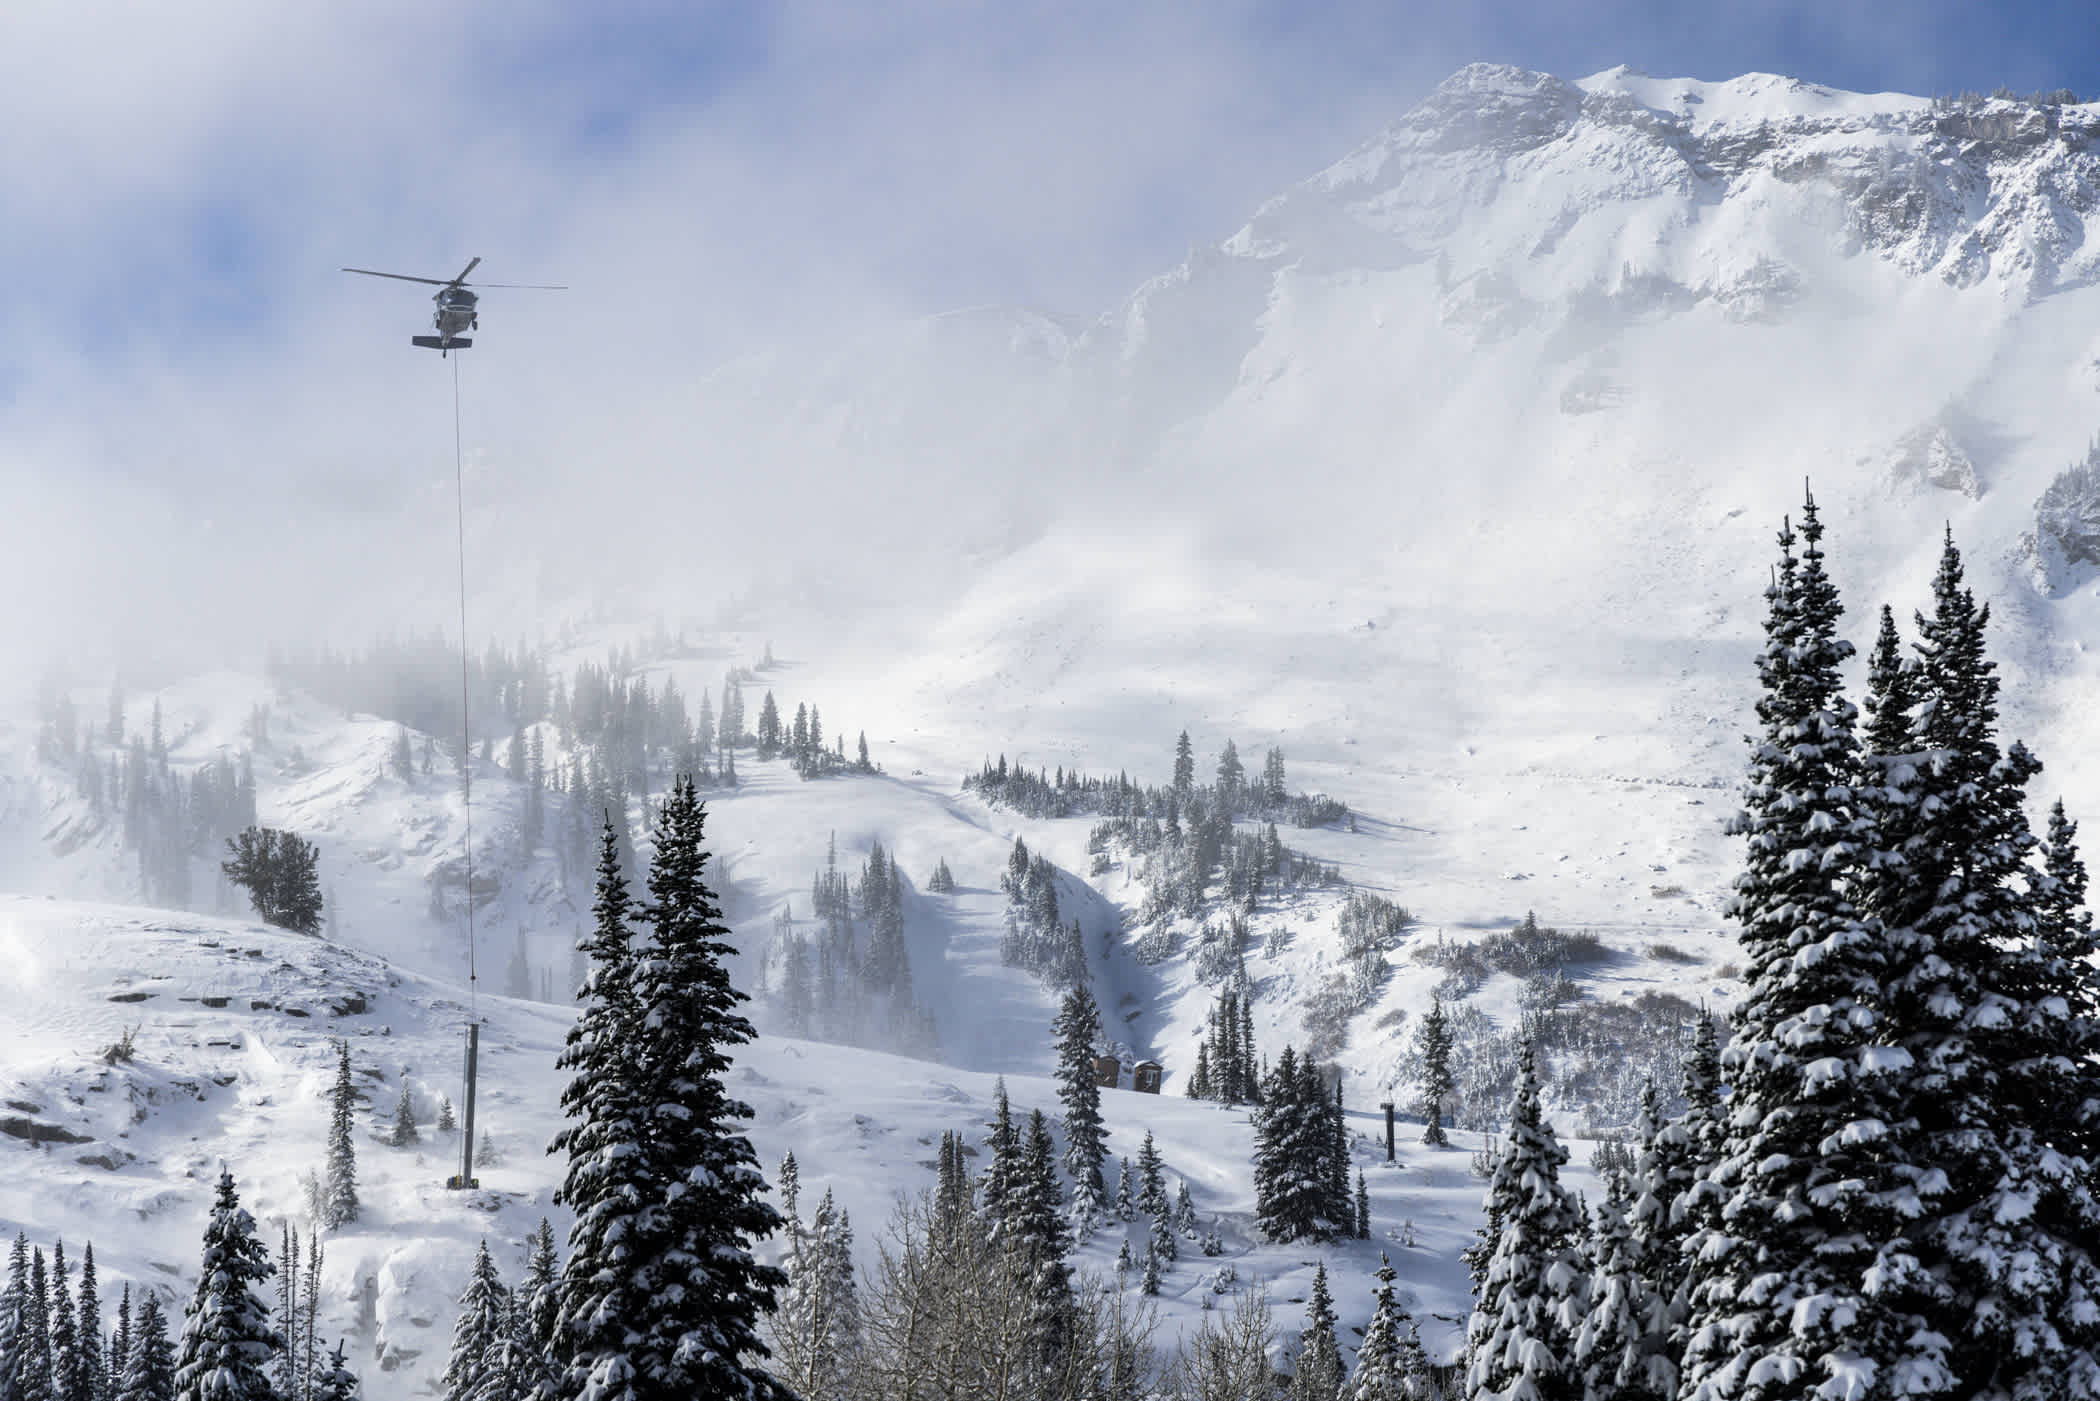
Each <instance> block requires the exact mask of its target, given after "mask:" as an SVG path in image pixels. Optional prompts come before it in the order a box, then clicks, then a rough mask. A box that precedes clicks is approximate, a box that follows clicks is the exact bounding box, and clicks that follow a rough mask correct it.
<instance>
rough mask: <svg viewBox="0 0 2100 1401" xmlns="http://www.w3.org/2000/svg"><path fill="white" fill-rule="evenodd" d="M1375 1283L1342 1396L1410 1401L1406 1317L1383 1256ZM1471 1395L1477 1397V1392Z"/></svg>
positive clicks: (1545, 1396)
mask: <svg viewBox="0 0 2100 1401" xmlns="http://www.w3.org/2000/svg"><path fill="white" fill-rule="evenodd" d="M1377 1279H1378V1287H1377V1288H1376V1289H1375V1290H1374V1291H1372V1297H1373V1298H1374V1299H1375V1300H1376V1303H1375V1304H1374V1305H1373V1306H1372V1309H1371V1321H1370V1323H1369V1324H1368V1325H1367V1326H1366V1327H1365V1328H1364V1340H1363V1342H1362V1343H1361V1344H1359V1345H1358V1346H1357V1349H1356V1370H1355V1371H1354V1372H1353V1373H1351V1374H1350V1377H1349V1385H1348V1387H1347V1388H1346V1389H1345V1390H1344V1391H1343V1392H1342V1396H1343V1398H1344V1401H1409V1398H1408V1392H1407V1379H1406V1378H1405V1376H1403V1375H1402V1373H1401V1370H1400V1347H1401V1337H1402V1334H1401V1330H1400V1321H1401V1319H1402V1318H1404V1317H1405V1315H1404V1314H1403V1313H1402V1312H1401V1310H1400V1309H1399V1307H1398V1306H1397V1305H1396V1304H1395V1303H1394V1302H1393V1263H1392V1261H1390V1260H1388V1259H1387V1258H1386V1257H1385V1255H1384V1254H1383V1253H1380V1255H1379V1257H1378V1271H1377ZM1474 1394H1476V1395H1477V1394H1479V1393H1478V1390H1477V1389H1476V1390H1475V1392H1474ZM1517 1394H1518V1393H1515V1392H1512V1393H1511V1395H1513V1396H1514V1395H1517ZM1539 1395H1540V1397H1541V1398H1542V1401H1550V1397H1551V1396H1552V1395H1553V1393H1551V1392H1549V1391H1541V1392H1540V1393H1539Z"/></svg>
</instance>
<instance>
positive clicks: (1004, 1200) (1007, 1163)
mask: <svg viewBox="0 0 2100 1401" xmlns="http://www.w3.org/2000/svg"><path fill="white" fill-rule="evenodd" d="M992 1102H993V1106H994V1108H993V1111H992V1132H991V1136H990V1137H989V1138H987V1139H986V1140H985V1146H986V1147H987V1148H989V1149H991V1158H992V1160H991V1162H990V1163H989V1164H987V1165H986V1167H985V1170H984V1176H983V1178H982V1180H981V1185H982V1188H983V1193H982V1200H983V1204H984V1215H985V1218H986V1220H988V1221H989V1222H990V1223H991V1226H992V1232H993V1235H994V1236H1003V1234H1004V1232H1005V1228H1006V1222H1007V1219H1008V1216H1009V1214H1010V1204H1009V1198H1011V1197H1012V1196H1013V1195H1014V1194H1015V1193H1016V1192H1018V1191H1019V1190H1020V1188H1019V1185H1018V1184H1019V1179H1020V1172H1021V1135H1020V1133H1019V1131H1018V1130H1016V1129H1015V1128H1014V1117H1013V1104H1012V1102H1011V1101H1010V1100H1009V1099H1008V1098H1007V1095H1006V1077H1005V1076H1003V1075H1002V1076H1001V1077H999V1080H998V1083H997V1084H996V1085H994V1086H993V1089H992Z"/></svg>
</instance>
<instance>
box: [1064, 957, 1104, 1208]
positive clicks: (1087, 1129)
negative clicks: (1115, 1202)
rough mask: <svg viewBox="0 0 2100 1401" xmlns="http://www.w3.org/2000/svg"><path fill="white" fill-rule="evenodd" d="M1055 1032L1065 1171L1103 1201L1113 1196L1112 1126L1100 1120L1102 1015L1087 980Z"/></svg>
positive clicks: (1076, 991)
mask: <svg viewBox="0 0 2100 1401" xmlns="http://www.w3.org/2000/svg"><path fill="white" fill-rule="evenodd" d="M1051 1030H1052V1032H1053V1033H1055V1035H1056V1037H1057V1098H1058V1102H1059V1103H1060V1104H1061V1105H1062V1106H1063V1107H1064V1111H1065V1171H1066V1172H1068V1173H1070V1174H1071V1175H1072V1180H1073V1181H1074V1182H1075V1183H1077V1184H1079V1190H1080V1192H1081V1193H1084V1194H1086V1195H1088V1196H1089V1197H1090V1199H1091V1200H1092V1201H1094V1202H1096V1203H1099V1202H1101V1201H1102V1200H1103V1199H1104V1198H1105V1197H1106V1196H1107V1192H1108V1186H1107V1183H1106V1181H1105V1180H1104V1179H1103V1177H1102V1175H1101V1163H1102V1160H1103V1159H1105V1158H1106V1157H1107V1156H1108V1128H1107V1126H1106V1125H1104V1124H1103V1123H1102V1121H1101V1086H1100V1085H1099V1084H1097V1083H1096V1082H1095V1078H1094V1043H1095V1042H1096V1041H1097V1040H1099V1039H1100V1036H1101V1013H1100V1010H1099V1009H1098V1008H1097V1007H1096V1006H1095V1005H1094V994H1093V991H1092V989H1091V988H1089V987H1088V986H1087V980H1086V979H1085V978H1081V979H1080V980H1079V981H1078V983H1077V984H1076V985H1075V986H1074V987H1073V989H1072V991H1071V992H1069V993H1067V994H1066V995H1065V1000H1064V1005H1063V1007H1061V1008H1060V1009H1059V1010H1058V1014H1057V1021H1056V1022H1055V1024H1054V1025H1053V1026H1052V1027H1051Z"/></svg>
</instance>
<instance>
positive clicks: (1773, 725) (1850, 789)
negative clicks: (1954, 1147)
mask: <svg viewBox="0 0 2100 1401" xmlns="http://www.w3.org/2000/svg"><path fill="white" fill-rule="evenodd" d="M1822 534H1823V529H1822V525H1821V523H1820V521H1819V520H1818V519H1817V516H1816V509H1815V504H1814V501H1813V500H1810V501H1809V502H1808V503H1807V504H1806V505H1805V507H1804V509H1803V521H1802V527H1801V533H1800V537H1799V538H1800V539H1801V541H1802V542H1803V550H1802V553H1801V554H1800V556H1798V557H1797V556H1796V555H1795V553H1794V542H1795V538H1796V537H1795V535H1794V533H1793V531H1792V529H1791V528H1790V527H1787V528H1782V530H1781V531H1780V534H1779V545H1780V559H1779V566H1778V569H1777V571H1776V574H1775V576H1774V579H1773V582H1772V585H1771V587H1770V588H1769V589H1768V590H1767V592H1766V598H1767V600H1768V603H1769V609H1768V614H1767V618H1766V622H1765V646H1764V649H1763V651H1762V652H1761V654H1760V655H1759V658H1758V675H1759V679H1760V681H1761V683H1762V687H1763V694H1762V696H1761V697H1760V699H1759V700H1758V703H1757V714H1758V719H1759V721H1760V722H1761V731H1760V733H1759V734H1758V735H1756V736H1753V737H1752V739H1751V757H1750V775H1749V780H1748V783H1747V784H1746V787H1745V790H1744V802H1743V809H1742V811H1741V813H1740V814H1739V815H1738V816H1737V818H1736V820H1735V823H1734V827H1733V830H1734V831H1736V832H1737V833H1738V834H1740V835H1743V836H1745V837H1747V838H1748V848H1747V851H1746V853H1745V857H1744V869H1743V873H1742V874H1741V875H1740V876H1738V877H1737V879H1736V894H1735V898H1734V901H1733V903H1732V906H1731V912H1732V913H1733V915H1734V917H1735V918H1736V919H1737V920H1738V921H1739V922H1740V923H1741V925H1742V940H1741V942H1742V948H1743V952H1744V954H1745V956H1746V961H1747V964H1748V968H1747V970H1746V974H1745V979H1746V981H1747V983H1748V984H1749V989H1748V991H1747V993H1746V994H1745V996H1744V999H1743V1001H1742V1003H1741V1004H1740V1005H1739V1006H1738V1007H1737V1008H1736V1012H1735V1038H1734V1040H1733V1041H1732V1042H1731V1044H1730V1046H1729V1048H1728V1051H1727V1053H1726V1054H1725V1056H1724V1057H1723V1058H1722V1067H1723V1073H1724V1074H1725V1075H1726V1076H1727V1077H1728V1079H1729V1082H1730V1086H1731V1090H1732V1095H1731V1098H1730V1100H1729V1112H1728V1114H1727V1116H1726V1118H1725V1121H1724V1122H1725V1138H1724V1140H1723V1142H1722V1144H1721V1145H1720V1148H1719V1160H1718V1161H1717V1162H1714V1163H1712V1164H1710V1165H1709V1167H1708V1169H1707V1171H1706V1174H1705V1180H1704V1181H1703V1182H1702V1183H1701V1184H1700V1186H1699V1187H1698V1188H1697V1189H1695V1191H1694V1193H1693V1195H1692V1199H1691V1202H1690V1203H1689V1206H1688V1209H1690V1210H1693V1211H1695V1212H1701V1215H1700V1219H1699V1221H1698V1224H1697V1229H1696V1231H1695V1234H1694V1236H1693V1238H1692V1240H1691V1241H1690V1242H1689V1243H1688V1246H1687V1250H1688V1258H1689V1259H1690V1260H1691V1261H1692V1262H1693V1278H1692V1281H1691V1295H1690V1300H1691V1302H1690V1311H1689V1318H1688V1321H1687V1333H1688V1346H1687V1349H1686V1353H1685V1357H1684V1359H1683V1364H1682V1365H1683V1375H1682V1379H1681V1382H1680V1395H1681V1396H1683V1397H1685V1398H1687V1401H1694V1399H1695V1398H1696V1401H1733V1398H1737V1397H1744V1398H1763V1397H1767V1396H1774V1395H1780V1394H1785V1395H1810V1394H1814V1393H1815V1391H1816V1389H1817V1388H1819V1387H1826V1386H1827V1387H1829V1388H1841V1387H1850V1386H1852V1385H1854V1384H1855V1383H1856V1382H1859V1381H1860V1380H1861V1379H1871V1378H1877V1377H1880V1378H1883V1380H1882V1381H1881V1382H1879V1383H1869V1385H1887V1384H1888V1380H1887V1379H1888V1378H1891V1377H1900V1376H1902V1375H1904V1373H1903V1371H1902V1369H1904V1368H1905V1367H1906V1366H1908V1365H1910V1364H1911V1363H1913V1362H1915V1361H1918V1360H1920V1359H1919V1358H1918V1356H1917V1354H1918V1353H1919V1352H1920V1351H1929V1350H1930V1348H1931V1341H1930V1340H1929V1339H1927V1338H1924V1337H1923V1336H1922V1335H1921V1334H1920V1333H1919V1332H1918V1329H1917V1327H1916V1320H1915V1319H1914V1318H1911V1317H1908V1316H1906V1315H1905V1313H1904V1312H1903V1310H1902V1309H1901V1307H1900V1306H1898V1305H1896V1304H1895V1303H1894V1302H1893V1296H1894V1294H1895V1293H1896V1292H1897V1289H1898V1288H1900V1280H1901V1278H1902V1277H1903V1276H1905V1275H1906V1274H1907V1273H1908V1272H1910V1271H1911V1270H1912V1269H1913V1268H1914V1265H1913V1259H1912V1256H1911V1254H1910V1247H1909V1244H1908V1243H1907V1242H1906V1240H1905V1239H1904V1234H1903V1232H1904V1227H1903V1209H1904V1204H1905V1202H1906V1200H1910V1199H1911V1193H1912V1191H1913V1188H1914V1184H1915V1182H1916V1175H1915V1173H1914V1171H1913V1170H1912V1167H1911V1164H1910V1163H1909V1161H1908V1150H1907V1146H1906V1144H1905V1143H1904V1142H1903V1138H1902V1126H1901V1124H1900V1122H1899V1120H1898V1117H1897V1115H1898V1106H1897V1104H1896V1103H1895V1102H1894V1098H1893V1095H1892V1090H1891V1087H1890V1085H1889V1084H1888V1078H1887V1075H1886V1071H1887V1069H1888V1066H1889V1064H1890V1057H1891V1053H1892V1049H1893V1048H1891V1047H1890V1046H1889V1045H1888V1043H1887V1040H1886V1030H1885V1028H1884V1027H1883V1025H1882V1020H1881V1018H1880V1016H1879V1014H1878V1012H1877V1010H1876V1009H1877V1007H1878V1005H1879V1001H1880V996H1881V987H1882V985H1883V983H1884V982H1886V981H1887V980H1888V979H1889V978H1891V977H1892V976H1893V975H1894V970H1892V969H1891V968H1890V966H1889V959H1888V953H1887V948H1886V945H1885V943H1884V942H1883V940H1881V939H1879V938H1877V937H1876V934H1875V931H1874V930H1872V929H1870V928H1869V927H1868V925H1867V924H1866V923H1865V921H1864V920H1863V918H1862V916H1861V913H1860V911H1859V909H1858V908H1857V906H1856V905H1855V903H1854V900H1853V894H1852V892H1853V890H1854V888H1855V885H1856V883H1857V880H1858V878H1859V876H1860V874H1861V873H1862V872H1864V871H1867V870H1870V869H1873V868H1874V866H1875V865H1876V864H1877V861H1878V853H1877V852H1876V850H1875V848H1874V841H1875V830H1876V829H1875V826H1874V824H1873V822H1872V820H1871V815H1870V814H1869V812H1868V811H1867V810H1866V805H1865V803H1864V802H1863V801H1862V800H1861V797H1860V795H1859V794H1858V792H1857V791H1856V789H1857V785H1858V783H1859V779H1860V774H1861V767H1860V763H1859V744H1858V740H1857V738H1856V736H1855V732H1854V722H1855V719H1856V714H1857V713H1856V711H1855V710H1854V708H1853V706H1852V705H1851V704H1850V702H1848V701H1847V700H1846V699H1845V698H1844V696H1843V694H1842V692H1841V689H1840V680H1839V669H1840V667H1841V666H1842V665H1843V664H1844V662H1845V659H1846V658H1847V657H1848V656H1850V655H1851V650H1852V649H1851V647H1850V645H1849V644H1847V643H1846V642H1844V641H1843V640H1842V639H1840V638H1839V637H1838V635H1837V623H1838V618H1839V615H1840V614H1841V612H1842V609H1841V607H1840V605H1839V603H1838V598H1837V591H1836V588H1835V587H1834V586H1833V585H1832V584H1831V582H1830V579H1829V577H1828V575H1827V574H1826V573H1825V572H1824V568H1823V556H1822V551H1821V544H1820V542H1821V539H1822ZM1702 1201H1703V1202H1706V1203H1709V1204H1710V1205H1709V1206H1708V1207H1707V1208H1706V1209H1704V1210H1703V1212H1702V1211H1701V1206H1700V1204H1701V1202H1702ZM1884 1369H1889V1370H1888V1371H1886V1372H1885V1371H1884ZM1774 1378H1788V1379H1791V1380H1789V1381H1788V1382H1787V1383H1786V1387H1787V1389H1786V1390H1785V1391H1784V1392H1783V1393H1782V1392H1776V1391H1774V1390H1773V1389H1772V1388H1773V1382H1772V1379H1774ZM1868 1394H1879V1393H1871V1392H1870V1393H1868Z"/></svg>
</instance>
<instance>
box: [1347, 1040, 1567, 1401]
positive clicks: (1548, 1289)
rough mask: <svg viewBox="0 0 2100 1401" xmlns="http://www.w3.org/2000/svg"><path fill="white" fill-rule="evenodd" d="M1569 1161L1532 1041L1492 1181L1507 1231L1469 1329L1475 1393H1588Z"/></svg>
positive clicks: (1560, 1397) (1559, 1398) (1543, 1398)
mask: <svg viewBox="0 0 2100 1401" xmlns="http://www.w3.org/2000/svg"><path fill="white" fill-rule="evenodd" d="M1567 1160H1568V1154H1567V1150H1566V1149H1564V1148H1562V1147H1561V1146H1560V1141H1559V1140H1558V1139H1557V1138H1555V1137H1554V1134H1553V1126H1552V1125H1551V1124H1548V1123H1547V1122H1546V1118H1545V1115H1544V1113H1543V1112H1542V1111H1541V1110H1540V1107H1539V1084H1538V1071H1537V1068H1536V1066H1535V1064H1534V1060H1533V1054H1532V1048H1531V1043H1530V1042H1529V1041H1528V1040H1527V1041H1526V1042H1524V1044H1523V1047H1522V1049H1521V1050H1520V1051H1519V1052H1518V1056H1517V1093H1516V1102H1515V1103H1514V1104H1513V1105H1512V1106H1511V1108H1510V1116H1509V1129H1508V1132H1507V1134H1506V1135H1505V1137H1504V1140H1503V1144H1502V1151H1501V1153H1500V1154H1499V1155H1498V1157H1497V1158H1496V1161H1495V1174H1494V1177H1493V1179H1492V1180H1491V1181H1490V1183H1489V1187H1488V1195H1489V1198H1490V1202H1491V1207H1490V1214H1491V1215H1492V1216H1493V1217H1494V1218H1496V1219H1497V1220H1498V1221H1499V1223H1500V1231H1499V1234H1498V1235H1497V1237H1496V1238H1495V1242H1494V1248H1493V1252H1492V1253H1491V1254H1490V1256H1489V1258H1488V1261H1487V1269H1486V1275H1485V1278H1484V1279H1483V1281H1482V1283H1481V1288H1480V1296H1479V1301H1478V1302H1477V1303H1476V1304H1475V1305H1474V1308H1473V1316H1472V1318H1471V1319H1470V1320H1469V1321H1468V1323H1467V1328H1466V1339H1467V1347H1468V1359H1469V1360H1468V1366H1467V1373H1466V1389H1467V1392H1468V1394H1469V1395H1473V1396H1481V1395H1486V1394H1495V1395H1506V1396H1518V1395H1524V1396H1531V1397H1535V1398H1537V1401H1577V1398H1580V1397H1581V1396H1582V1394H1583V1393H1582V1377H1581V1373H1580V1372H1579V1371H1578V1369H1577V1368H1576V1365H1575V1358H1574V1341H1575V1340H1574V1337H1573V1327H1572V1325H1573V1324H1574V1322H1575V1321H1576V1320H1577V1319H1579V1318H1580V1316H1581V1299H1582V1294H1583V1285H1584V1277H1585V1275H1586V1271H1585V1270H1584V1268H1583V1262H1582V1260H1581V1259H1580V1257H1579V1255H1578V1254H1577V1253H1576V1251H1575V1250H1574V1249H1573V1248H1572V1246H1571V1245H1570V1242H1571V1241H1572V1240H1574V1239H1576V1238H1577V1237H1578V1236H1579V1233H1580V1230H1581V1222H1580V1220H1579V1219H1578V1218H1577V1216H1576V1212H1575V1204H1574V1202H1573V1201H1571V1200H1570V1199H1569V1197H1568V1193H1567V1190H1566V1189H1565V1188H1564V1187H1562V1186H1561V1184H1560V1169H1561V1165H1562V1164H1564V1163H1566V1162H1567ZM1366 1345H1367V1346H1368V1339H1367V1342H1366Z"/></svg>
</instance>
